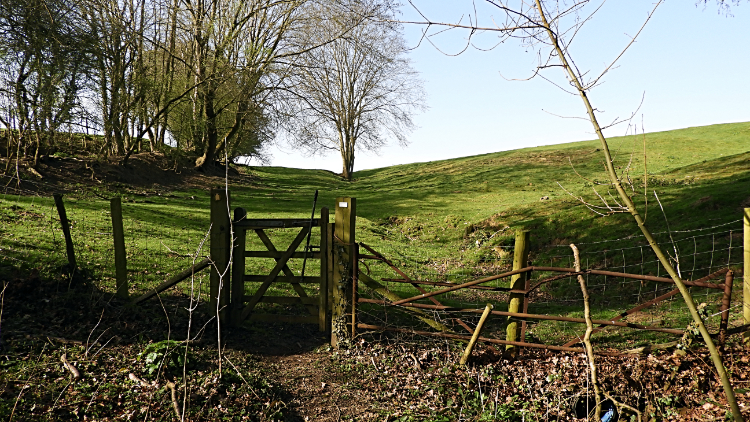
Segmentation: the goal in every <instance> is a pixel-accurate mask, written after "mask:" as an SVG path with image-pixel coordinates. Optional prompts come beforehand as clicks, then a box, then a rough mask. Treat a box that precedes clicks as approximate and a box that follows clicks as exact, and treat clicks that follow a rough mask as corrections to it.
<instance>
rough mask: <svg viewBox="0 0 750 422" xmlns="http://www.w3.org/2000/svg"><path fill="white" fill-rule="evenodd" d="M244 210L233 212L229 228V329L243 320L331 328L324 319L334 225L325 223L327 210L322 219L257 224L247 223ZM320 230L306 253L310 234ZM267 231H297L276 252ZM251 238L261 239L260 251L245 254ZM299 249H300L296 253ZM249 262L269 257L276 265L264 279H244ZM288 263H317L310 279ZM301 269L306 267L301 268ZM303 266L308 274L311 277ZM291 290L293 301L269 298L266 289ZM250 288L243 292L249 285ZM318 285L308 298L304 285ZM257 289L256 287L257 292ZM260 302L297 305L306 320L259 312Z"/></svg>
mask: <svg viewBox="0 0 750 422" xmlns="http://www.w3.org/2000/svg"><path fill="white" fill-rule="evenodd" d="M246 215H247V214H246V212H245V210H244V209H243V208H236V209H235V211H234V219H233V221H232V228H233V230H234V239H235V240H234V244H233V249H232V261H233V264H232V276H231V280H232V282H231V301H230V304H229V308H230V314H231V320H232V323H233V324H240V323H242V322H243V321H273V322H292V323H311V324H315V323H317V324H318V326H319V327H320V331H325V330H327V328H328V327H329V326H330V320H329V317H328V313H327V309H328V295H329V293H328V290H329V287H328V285H329V283H328V280H329V268H330V265H331V262H330V259H331V258H330V250H329V249H330V248H329V245H330V244H331V238H332V233H333V232H332V230H331V229H332V225H331V224H329V222H328V208H322V209H321V210H320V218H313V219H309V218H308V219H293V218H285V219H256V218H246ZM317 228H319V229H320V244H319V245H315V246H310V247H309V248H307V249H306V248H305V245H306V244H305V241H306V239H307V238H308V235H309V234H310V233H311V231H312V230H314V229H317ZM268 229H288V230H298V231H297V235H296V237H295V238H294V240H293V241H292V242H291V243H290V244H289V245H288V246H287V247H286V248H282V249H278V248H277V245H274V243H273V242H272V241H271V239H270V238H269V236H268V234H267V233H266V230H268ZM253 235H255V236H256V237H257V238H259V239H260V241H261V243H262V245H263V246H264V250H247V247H246V246H247V244H248V242H247V237H248V236H253ZM300 247H301V249H300ZM250 258H273V259H274V260H275V261H276V264H275V266H274V267H273V269H271V271H270V272H268V273H267V274H246V268H247V266H246V260H247V259H250ZM291 259H298V260H307V262H311V261H313V260H317V261H319V262H320V268H319V269H316V271H315V273H314V274H311V275H307V274H304V275H301V274H295V273H294V272H293V271H292V270H291V269H290V268H289V266H288V265H287V264H288V263H289V262H290V260H291ZM303 266H304V264H303ZM309 267H310V266H307V271H306V272H307V273H310V270H309ZM280 283H281V284H287V285H291V287H292V289H293V290H294V292H295V293H296V296H271V295H268V294H267V293H268V289H269V287H271V285H274V284H280ZM248 284H251V285H253V286H254V287H252V288H250V289H246V287H247V285H248ZM309 284H317V285H318V286H319V290H318V295H317V296H310V295H308V293H307V292H306V291H305V289H304V288H303V285H309ZM255 286H257V287H255ZM259 303H276V304H285V305H300V306H303V307H304V308H305V312H306V314H307V315H304V316H300V315H279V314H269V313H262V312H260V310H259V309H258V306H257V305H258V304H259Z"/></svg>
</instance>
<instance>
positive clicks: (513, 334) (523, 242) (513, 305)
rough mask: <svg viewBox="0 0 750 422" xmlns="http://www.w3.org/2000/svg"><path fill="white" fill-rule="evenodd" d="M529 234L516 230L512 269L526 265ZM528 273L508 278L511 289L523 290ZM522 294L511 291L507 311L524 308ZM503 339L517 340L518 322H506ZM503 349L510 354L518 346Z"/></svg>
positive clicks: (513, 353)
mask: <svg viewBox="0 0 750 422" xmlns="http://www.w3.org/2000/svg"><path fill="white" fill-rule="evenodd" d="M529 235H530V232H529V231H528V230H519V231H517V232H516V246H515V249H514V250H513V270H514V271H515V270H520V269H521V268H524V267H526V265H527V264H526V263H527V262H528V260H529ZM528 276H529V275H528V273H522V274H516V275H514V276H512V277H511V279H510V286H509V287H510V288H511V289H513V290H523V289H524V286H525V285H526V279H527V278H528ZM523 302H524V295H523V294H522V293H511V294H510V301H509V303H508V312H519V311H520V310H521V309H523V308H524V305H523ZM505 339H506V340H507V341H518V322H517V321H511V322H509V323H508V328H507V332H506V336H505ZM505 350H506V351H508V352H510V353H511V354H512V355H514V356H515V355H516V354H517V353H518V347H517V346H514V345H512V344H509V345H507V346H506V347H505Z"/></svg>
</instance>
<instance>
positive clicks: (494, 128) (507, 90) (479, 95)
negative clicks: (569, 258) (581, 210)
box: [253, 0, 750, 172]
mask: <svg viewBox="0 0 750 422" xmlns="http://www.w3.org/2000/svg"><path fill="white" fill-rule="evenodd" d="M412 1H413V3H414V4H415V5H417V6H418V7H419V8H420V10H421V11H422V12H423V13H424V14H425V15H426V16H428V17H429V18H430V19H431V20H434V21H446V22H458V21H459V20H460V19H461V18H462V16H463V22H467V21H468V15H469V14H471V15H472V16H473V15H474V10H473V7H472V4H471V2H470V1H466V0H460V1H458V0H456V1H435V0H412ZM405 3H406V5H405V6H403V7H402V18H403V19H404V20H419V16H418V15H417V14H416V12H415V11H414V9H413V8H411V6H409V4H408V1H405ZM476 3H477V12H478V15H479V23H480V25H484V26H490V25H492V21H493V18H494V19H501V16H502V15H501V13H499V12H498V11H497V10H496V9H493V8H492V7H491V6H487V5H486V3H484V2H481V1H480V0H477V1H476ZM653 4H654V3H653V2H652V1H638V0H629V1H624V0H609V1H607V2H606V3H605V4H604V6H603V7H602V8H601V10H600V11H599V12H598V13H597V14H596V15H595V17H594V19H593V20H592V21H590V22H588V23H587V24H586V26H584V29H583V30H582V31H581V32H580V33H579V34H578V35H577V36H576V39H575V42H574V44H573V45H572V47H571V48H572V55H573V58H574V59H575V60H576V64H577V65H578V67H579V68H580V69H581V70H584V71H585V70H589V71H590V72H591V74H592V75H593V74H596V73H599V72H601V71H602V70H603V69H604V68H605V67H606V66H607V65H608V64H609V62H611V61H612V59H614V58H615V57H616V56H617V55H618V54H619V52H620V51H621V50H622V48H623V47H624V46H625V45H627V43H628V42H629V41H630V36H632V35H635V34H636V33H637V32H638V29H639V28H640V26H641V25H642V24H643V22H644V21H645V18H646V17H647V15H648V13H649V11H650V10H651V8H652V7H653ZM717 12H718V8H717V6H716V5H715V3H714V2H713V1H712V0H709V3H708V4H707V5H705V6H704V5H697V6H696V4H695V1H678V0H666V1H665V2H663V3H662V4H661V5H660V6H659V7H658V9H657V10H656V13H655V14H654V16H653V17H652V19H651V20H650V21H649V22H648V24H647V25H646V27H645V29H644V30H643V32H642V33H641V34H640V36H639V37H638V39H637V42H636V43H635V44H634V45H633V46H632V47H630V49H629V50H628V51H627V52H626V53H625V55H624V56H623V58H621V59H620V60H619V61H618V65H617V67H616V68H615V69H613V70H612V71H610V72H609V73H608V74H607V75H606V76H605V77H604V78H603V84H601V85H600V86H597V87H596V88H594V90H593V91H592V92H591V94H590V98H591V100H592V103H593V104H594V106H595V107H596V108H597V109H599V110H600V111H602V113H600V115H599V116H600V119H601V122H602V123H603V124H604V123H609V122H611V121H613V120H615V119H616V118H618V117H619V118H627V117H629V116H631V115H632V114H633V113H636V111H637V114H636V117H635V118H634V119H633V120H632V122H633V123H634V124H637V125H638V132H639V133H640V132H641V125H643V127H644V128H645V130H646V131H647V132H655V131H662V130H670V129H679V128H685V127H691V126H703V125H710V124H716V123H730V122H743V121H750V78H749V77H748V76H747V75H750V47H748V46H750V3H748V2H742V3H740V5H738V6H732V9H731V13H732V15H733V16H726V15H725V14H719V13H717ZM423 29H424V28H423V27H420V26H418V25H405V27H404V32H405V37H406V39H407V43H408V44H409V45H411V46H417V44H418V42H419V39H420V33H421V32H420V31H421V30H423ZM432 32H435V30H434V29H433V31H432ZM467 36H468V33H467V32H466V31H462V30H452V31H448V32H445V33H442V34H439V35H437V36H434V37H432V39H433V42H434V44H435V45H436V46H437V47H438V48H440V49H441V50H443V51H444V52H445V53H456V52H458V51H460V49H461V48H462V47H461V46H462V45H463V44H465V42H466V38H467ZM496 40H497V36H496V35H495V34H491V33H484V34H479V35H478V36H476V37H475V38H474V40H473V41H474V44H475V45H476V46H477V47H479V48H488V47H491V46H493V45H494V44H496ZM527 50H528V51H527ZM410 57H411V60H412V65H413V67H414V68H415V69H416V70H417V71H419V72H420V73H421V76H422V79H423V81H424V87H425V90H426V93H427V104H428V106H429V107H430V108H429V110H427V111H426V112H424V113H422V114H420V115H418V116H416V118H415V122H416V124H417V125H418V127H419V128H418V129H417V130H415V131H414V132H412V134H411V135H410V136H409V139H410V144H409V146H408V147H406V148H402V147H400V146H398V145H395V144H394V145H391V146H388V147H386V148H383V149H382V150H380V152H379V153H378V154H374V153H372V152H364V151H361V152H359V153H358V154H357V155H356V159H355V162H354V167H355V171H357V170H363V169H368V168H378V167H386V166H391V165H395V164H404V163H413V162H424V161H433V160H440V159H447V158H455V157H462V156H468V155H476V154H483V153H489V152H496V151H504V150H510V149H518V148H524V147H530V146H538V145H547V144H557V143H563V142H572V141H578V140H586V139H593V138H594V135H593V132H592V130H591V126H590V123H588V122H587V121H584V120H581V119H577V118H567V117H584V116H585V110H584V109H583V106H582V103H581V101H580V99H579V98H578V97H575V96H573V95H570V94H567V93H565V92H563V91H562V90H560V89H559V88H557V87H555V86H554V85H553V84H552V83H550V82H548V81H545V80H544V79H541V78H536V79H534V80H531V81H527V82H518V81H509V80H507V79H513V78H526V77H528V76H530V75H531V72H532V70H533V69H534V65H535V63H536V56H535V53H534V52H533V51H532V50H530V49H527V48H525V47H524V46H522V45H521V43H520V42H518V41H517V40H509V41H507V42H505V43H504V44H501V45H499V46H497V47H496V48H495V49H493V50H491V51H479V50H477V49H475V48H471V47H470V48H469V49H468V50H467V51H466V52H464V53H463V54H461V55H458V56H455V57H452V56H449V55H446V54H443V53H441V52H440V51H438V50H437V49H436V48H435V47H433V46H432V45H430V44H429V43H426V42H423V43H422V44H421V45H420V46H419V47H418V48H415V49H414V50H413V51H412V53H411V54H410ZM543 75H544V76H545V77H547V78H549V79H551V80H552V81H554V82H556V83H558V84H561V83H562V84H564V83H565V81H564V79H563V78H562V77H563V74H562V71H561V70H560V69H559V68H553V69H548V70H546V71H545V72H544V73H543ZM642 99H643V103H642V105H641V100H642ZM639 105H640V109H639ZM560 116H564V117H565V118H563V117H560ZM626 131H627V124H622V125H618V126H614V127H612V128H610V129H608V130H607V133H606V134H607V135H608V136H618V135H624V134H626ZM748 147H749V148H750V145H748ZM268 152H269V153H270V154H271V156H272V160H271V164H272V165H277V166H285V167H297V168H321V169H326V170H331V171H335V172H340V171H341V159H340V157H339V156H338V155H336V154H335V153H334V154H329V155H327V156H324V157H319V156H316V157H309V156H306V155H304V154H302V153H300V152H298V151H295V150H294V149H293V148H291V147H289V146H286V145H284V144H283V143H279V145H277V146H275V147H273V148H270V149H269V151H268ZM253 164H257V163H253Z"/></svg>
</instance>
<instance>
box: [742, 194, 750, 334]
mask: <svg viewBox="0 0 750 422" xmlns="http://www.w3.org/2000/svg"><path fill="white" fill-rule="evenodd" d="M742 220H743V231H744V243H743V244H744V246H743V248H742V249H743V257H744V261H745V266H744V269H743V272H742V315H743V316H744V317H745V324H750V208H745V209H744V218H743V219H742ZM742 340H743V342H744V343H745V344H746V345H748V344H750V332H748V331H745V333H744V334H743V335H742Z"/></svg>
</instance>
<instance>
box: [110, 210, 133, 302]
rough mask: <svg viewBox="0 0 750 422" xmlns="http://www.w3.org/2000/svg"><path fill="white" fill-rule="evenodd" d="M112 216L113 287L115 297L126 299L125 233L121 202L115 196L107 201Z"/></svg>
mask: <svg viewBox="0 0 750 422" xmlns="http://www.w3.org/2000/svg"><path fill="white" fill-rule="evenodd" d="M109 211H110V214H112V238H113V240H114V244H115V285H116V286H117V296H118V297H121V298H123V299H127V298H128V287H129V286H128V263H127V255H126V254H125V231H124V230H123V228H122V200H121V199H120V197H119V196H116V197H114V198H112V199H110V200H109Z"/></svg>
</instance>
